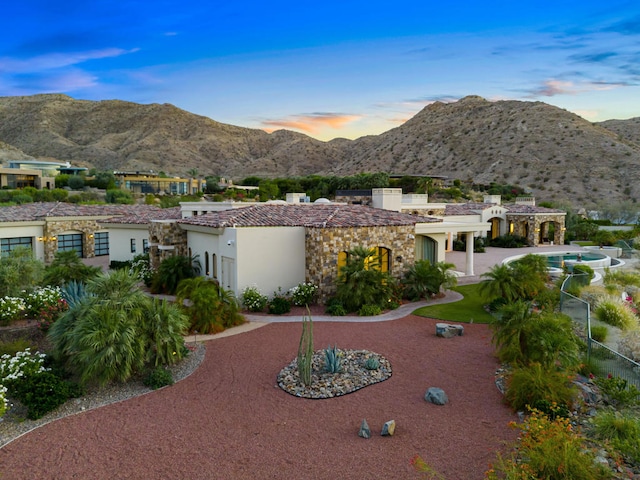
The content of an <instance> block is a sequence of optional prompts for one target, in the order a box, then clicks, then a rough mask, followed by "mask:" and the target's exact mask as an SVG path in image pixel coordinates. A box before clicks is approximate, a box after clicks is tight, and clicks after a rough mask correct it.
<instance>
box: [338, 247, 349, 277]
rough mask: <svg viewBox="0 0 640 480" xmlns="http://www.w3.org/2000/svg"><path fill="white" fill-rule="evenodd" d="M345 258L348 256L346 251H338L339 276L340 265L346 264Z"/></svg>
mask: <svg viewBox="0 0 640 480" xmlns="http://www.w3.org/2000/svg"><path fill="white" fill-rule="evenodd" d="M347 258H349V253H348V252H339V253H338V276H340V272H341V270H342V267H344V266H346V265H347Z"/></svg>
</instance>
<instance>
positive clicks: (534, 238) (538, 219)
mask: <svg viewBox="0 0 640 480" xmlns="http://www.w3.org/2000/svg"><path fill="white" fill-rule="evenodd" d="M530 216H532V217H533V219H532V220H530V219H529V217H530ZM564 220H565V216H564V215H555V214H552V213H551V214H536V215H529V216H522V215H509V214H508V213H507V223H508V222H513V234H514V235H520V236H522V237H525V236H526V238H527V243H528V244H529V245H531V246H534V247H535V246H538V245H539V244H540V241H539V240H540V231H539V230H540V229H542V230H543V233H544V232H545V231H547V230H548V228H549V224H548V223H546V222H553V223H554V224H555V231H554V233H553V243H554V245H564V234H565V223H564ZM527 224H528V225H529V228H528V231H527V230H526V225H527ZM536 230H538V231H537V232H536ZM525 234H526V235H525ZM549 240H551V239H549Z"/></svg>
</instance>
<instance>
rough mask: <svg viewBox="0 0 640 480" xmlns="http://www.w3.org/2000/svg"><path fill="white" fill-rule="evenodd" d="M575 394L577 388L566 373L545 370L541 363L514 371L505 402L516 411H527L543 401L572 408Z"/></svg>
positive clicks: (549, 369)
mask: <svg viewBox="0 0 640 480" xmlns="http://www.w3.org/2000/svg"><path fill="white" fill-rule="evenodd" d="M575 393H576V388H575V386H573V384H572V383H571V381H570V378H567V373H566V372H563V371H559V370H555V369H552V368H543V366H542V365H540V364H539V363H534V364H532V365H528V366H526V367H521V368H515V369H514V370H513V372H512V374H511V377H510V378H509V381H508V385H507V390H506V392H505V400H506V401H507V402H508V403H509V405H511V406H512V407H513V409H514V410H517V411H526V410H527V409H529V407H530V406H533V405H535V404H536V403H539V402H542V401H547V402H550V403H551V402H553V403H555V404H557V405H565V406H570V405H571V402H572V401H573V398H574V395H575Z"/></svg>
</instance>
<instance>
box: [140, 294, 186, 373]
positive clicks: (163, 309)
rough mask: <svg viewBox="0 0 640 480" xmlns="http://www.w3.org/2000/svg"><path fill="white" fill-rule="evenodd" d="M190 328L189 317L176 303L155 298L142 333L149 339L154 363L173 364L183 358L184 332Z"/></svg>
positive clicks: (147, 313) (151, 358)
mask: <svg viewBox="0 0 640 480" xmlns="http://www.w3.org/2000/svg"><path fill="white" fill-rule="evenodd" d="M188 328H189V318H188V317H187V316H186V315H185V314H184V313H183V312H182V309H181V308H180V307H179V306H178V305H177V304H175V303H171V302H168V301H166V300H159V299H157V298H154V299H153V300H152V301H151V305H150V307H149V309H148V310H147V312H146V314H145V318H144V323H143V330H142V332H141V333H142V334H143V335H144V336H145V337H146V339H147V347H146V348H147V350H148V352H149V355H148V357H147V359H146V360H147V361H148V362H149V363H151V364H152V365H154V366H156V367H159V366H160V365H173V364H174V363H176V362H177V361H179V360H181V359H182V358H183V351H184V334H185V333H186V331H187V330H188Z"/></svg>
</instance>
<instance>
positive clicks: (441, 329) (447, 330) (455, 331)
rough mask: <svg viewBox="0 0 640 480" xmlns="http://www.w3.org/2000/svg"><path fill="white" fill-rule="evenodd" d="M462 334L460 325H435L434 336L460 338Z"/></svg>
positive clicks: (462, 329) (462, 328)
mask: <svg viewBox="0 0 640 480" xmlns="http://www.w3.org/2000/svg"><path fill="white" fill-rule="evenodd" d="M463 334H464V327H463V326H462V325H450V324H448V323H436V336H437V337H442V338H451V337H461V336H462V335H463Z"/></svg>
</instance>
